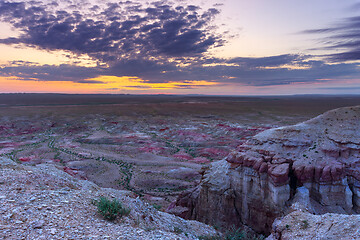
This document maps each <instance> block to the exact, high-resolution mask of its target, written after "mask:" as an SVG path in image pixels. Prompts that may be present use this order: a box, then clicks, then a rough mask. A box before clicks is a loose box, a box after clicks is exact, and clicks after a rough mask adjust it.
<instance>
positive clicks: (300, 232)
mask: <svg viewBox="0 0 360 240" xmlns="http://www.w3.org/2000/svg"><path fill="white" fill-rule="evenodd" d="M359 228H360V216H359V215H345V214H333V213H326V214H323V215H313V214H311V213H308V212H304V211H294V212H291V213H290V214H288V215H286V216H285V217H284V218H282V219H278V220H275V222H274V224H273V230H272V233H271V235H270V236H269V237H268V238H267V240H293V239H302V240H311V239H317V240H339V239H360V231H359Z"/></svg>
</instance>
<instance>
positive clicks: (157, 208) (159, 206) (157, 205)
mask: <svg viewBox="0 0 360 240" xmlns="http://www.w3.org/2000/svg"><path fill="white" fill-rule="evenodd" d="M152 206H153V207H154V208H155V209H156V210H160V209H161V208H162V206H161V205H160V204H153V205H152Z"/></svg>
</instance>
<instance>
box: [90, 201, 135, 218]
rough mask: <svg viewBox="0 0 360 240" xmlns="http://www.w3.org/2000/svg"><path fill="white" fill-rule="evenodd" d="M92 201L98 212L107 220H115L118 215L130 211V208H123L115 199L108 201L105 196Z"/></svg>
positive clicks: (120, 215) (123, 214)
mask: <svg viewBox="0 0 360 240" xmlns="http://www.w3.org/2000/svg"><path fill="white" fill-rule="evenodd" d="M93 203H94V205H95V206H97V209H98V213H99V214H101V215H102V216H103V217H104V218H105V219H106V220H109V221H113V220H115V219H116V217H118V216H119V217H122V216H125V215H128V214H129V213H130V209H126V208H124V207H123V206H122V204H121V203H120V202H119V201H118V200H116V199H113V200H112V201H110V200H109V199H107V198H106V197H100V199H99V200H94V201H93Z"/></svg>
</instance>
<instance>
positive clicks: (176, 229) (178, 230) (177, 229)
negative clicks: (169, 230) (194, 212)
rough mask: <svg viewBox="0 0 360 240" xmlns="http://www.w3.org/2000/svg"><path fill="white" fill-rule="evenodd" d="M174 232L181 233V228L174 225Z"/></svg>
mask: <svg viewBox="0 0 360 240" xmlns="http://www.w3.org/2000/svg"><path fill="white" fill-rule="evenodd" d="M174 233H176V234H181V233H183V230H182V229H181V228H179V227H174Z"/></svg>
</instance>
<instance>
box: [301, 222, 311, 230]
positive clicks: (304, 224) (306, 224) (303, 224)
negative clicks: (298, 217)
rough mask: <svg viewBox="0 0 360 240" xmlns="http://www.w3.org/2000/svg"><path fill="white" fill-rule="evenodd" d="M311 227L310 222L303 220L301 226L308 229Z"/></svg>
mask: <svg viewBox="0 0 360 240" xmlns="http://www.w3.org/2000/svg"><path fill="white" fill-rule="evenodd" d="M308 227H309V222H308V221H307V220H303V221H301V228H302V229H307V228H308Z"/></svg>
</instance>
